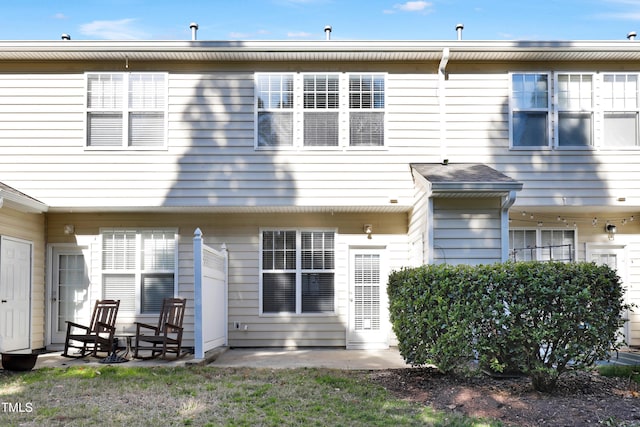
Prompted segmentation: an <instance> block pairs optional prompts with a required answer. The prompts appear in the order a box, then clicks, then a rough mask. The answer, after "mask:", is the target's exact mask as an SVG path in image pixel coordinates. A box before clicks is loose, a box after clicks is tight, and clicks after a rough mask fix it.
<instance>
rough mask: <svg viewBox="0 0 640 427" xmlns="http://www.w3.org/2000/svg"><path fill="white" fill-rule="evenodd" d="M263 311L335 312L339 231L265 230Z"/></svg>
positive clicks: (263, 232) (262, 280)
mask: <svg viewBox="0 0 640 427" xmlns="http://www.w3.org/2000/svg"><path fill="white" fill-rule="evenodd" d="M260 265H261V296H262V297H261V312H262V313H265V314H269V313H290V314H307V313H333V312H334V311H335V286H334V281H335V270H334V269H335V233H334V232H333V231H307V230H264V231H262V236H261V262H260Z"/></svg>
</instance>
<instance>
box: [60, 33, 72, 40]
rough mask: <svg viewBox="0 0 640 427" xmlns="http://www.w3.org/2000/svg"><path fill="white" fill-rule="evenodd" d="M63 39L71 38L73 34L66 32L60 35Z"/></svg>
mask: <svg viewBox="0 0 640 427" xmlns="http://www.w3.org/2000/svg"><path fill="white" fill-rule="evenodd" d="M60 38H61V39H62V40H71V36H70V35H69V34H67V33H64V34H62V35H61V36H60Z"/></svg>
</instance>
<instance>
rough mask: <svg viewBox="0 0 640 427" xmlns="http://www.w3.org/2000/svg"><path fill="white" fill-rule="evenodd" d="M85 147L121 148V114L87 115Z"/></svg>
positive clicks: (94, 113) (92, 113) (98, 113)
mask: <svg viewBox="0 0 640 427" xmlns="http://www.w3.org/2000/svg"><path fill="white" fill-rule="evenodd" d="M87 145H88V146H90V147H119V146H122V113H107V112H104V113H101V112H90V113H88V115H87Z"/></svg>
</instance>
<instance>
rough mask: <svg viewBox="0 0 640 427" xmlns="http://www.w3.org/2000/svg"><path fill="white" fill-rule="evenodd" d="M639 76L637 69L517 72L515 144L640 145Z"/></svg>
mask: <svg viewBox="0 0 640 427" xmlns="http://www.w3.org/2000/svg"><path fill="white" fill-rule="evenodd" d="M639 77H640V74H637V73H562V72H558V73H555V74H553V75H551V74H549V73H513V74H511V96H510V113H511V117H510V119H511V129H510V131H511V146H512V147H514V148H535V147H539V148H545V147H546V148H579V147H585V148H589V147H591V148H594V147H595V148H617V149H620V148H632V147H638V146H640V130H639V129H640V128H639V126H640V119H639V116H640V100H639V96H640V94H639V88H638V80H639Z"/></svg>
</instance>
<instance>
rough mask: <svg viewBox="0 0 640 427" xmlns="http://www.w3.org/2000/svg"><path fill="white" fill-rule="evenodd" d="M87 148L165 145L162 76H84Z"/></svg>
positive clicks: (136, 147) (111, 74)
mask: <svg viewBox="0 0 640 427" xmlns="http://www.w3.org/2000/svg"><path fill="white" fill-rule="evenodd" d="M86 81H87V98H86V102H87V104H86V105H87V118H86V120H87V142H86V145H87V147H93V148H103V149H105V148H134V149H157V148H163V147H165V146H166V116H167V113H166V108H167V88H166V86H167V77H166V73H88V74H87V75H86Z"/></svg>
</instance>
